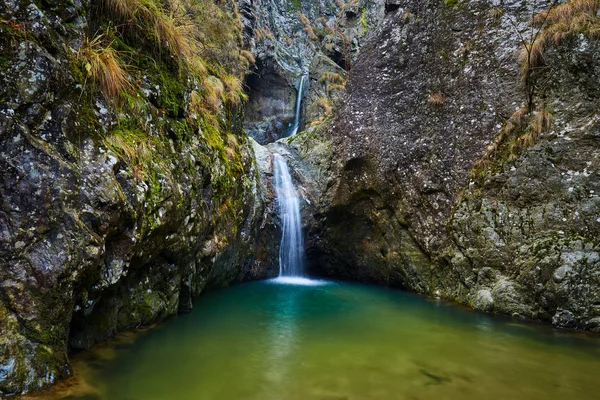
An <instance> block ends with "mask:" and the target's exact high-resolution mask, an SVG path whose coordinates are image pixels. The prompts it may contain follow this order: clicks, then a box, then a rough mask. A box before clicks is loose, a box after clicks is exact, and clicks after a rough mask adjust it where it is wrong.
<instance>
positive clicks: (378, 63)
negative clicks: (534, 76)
mask: <svg viewBox="0 0 600 400" xmlns="http://www.w3.org/2000/svg"><path fill="white" fill-rule="evenodd" d="M391 3H392V2H390V5H389V6H388V7H387V8H388V11H389V13H388V14H387V16H386V17H385V19H384V20H383V22H382V24H381V25H380V26H379V28H378V29H377V31H376V32H375V33H374V35H373V36H372V39H371V40H370V41H368V43H367V44H366V45H365V46H363V47H362V49H361V52H360V55H359V56H358V59H357V61H356V63H355V65H354V66H353V68H352V70H351V73H350V79H349V81H348V85H347V90H346V93H345V95H344V96H343V97H344V101H343V102H342V103H341V105H340V107H339V110H338V112H337V115H336V117H335V118H334V119H333V122H332V123H331V124H329V125H328V126H323V127H321V128H320V129H319V130H317V131H315V132H309V133H305V134H304V135H301V137H299V138H298V139H297V140H296V141H295V143H296V145H295V147H296V148H297V150H298V152H299V155H300V156H301V157H303V158H304V160H305V162H307V163H310V164H311V165H313V166H314V167H315V168H318V169H320V171H321V172H320V176H321V178H319V179H318V182H316V183H315V184H314V186H315V187H321V188H324V191H323V192H321V193H319V194H317V196H316V199H317V202H316V204H317V205H316V206H314V207H313V217H314V218H313V220H312V222H311V224H310V226H308V227H307V230H308V236H309V237H308V239H307V245H308V249H307V251H308V254H309V259H310V262H311V268H312V269H313V271H314V272H316V273H320V274H325V275H328V276H335V277H343V278H348V279H356V280H361V281H368V282H377V283H382V284H389V285H395V286H400V287H403V288H406V289H410V290H414V291H416V292H418V293H423V294H427V295H431V296H441V297H445V298H449V299H453V300H456V301H458V302H461V303H464V304H467V305H469V306H471V307H474V308H476V309H480V310H486V311H494V312H499V313H506V314H510V315H513V316H516V317H523V318H532V319H541V320H545V321H551V322H552V323H554V324H555V325H556V326H560V327H571V328H580V329H591V330H598V329H600V327H599V325H598V321H600V320H599V319H598V318H599V317H600V307H599V304H600V303H599V296H600V281H599V280H598V276H599V275H600V259H599V251H600V247H599V243H598V240H597V237H598V233H599V230H600V220H599V219H598V217H599V216H600V208H599V204H600V198H599V197H598V160H599V159H600V158H599V157H598V155H599V154H598V152H599V147H598V137H599V136H598V132H599V127H598V118H599V115H598V105H599V104H598V93H597V92H598V77H599V75H598V66H599V65H600V64H598V54H600V53H598V43H597V41H594V40H590V39H588V38H587V37H585V36H584V35H579V36H577V35H575V36H574V37H573V39H570V40H566V41H564V42H563V43H562V44H561V46H559V47H555V48H553V49H552V50H550V51H548V52H547V54H546V55H545V57H546V64H545V67H544V68H545V69H544V74H545V75H544V78H543V83H539V86H540V87H539V88H538V91H537V92H536V95H535V99H534V101H535V104H536V107H537V108H535V109H534V110H532V113H531V114H530V115H529V116H527V117H523V118H525V119H527V120H528V121H529V120H536V118H537V119H539V117H540V116H541V115H549V114H551V116H552V120H553V122H552V124H551V127H550V128H549V129H547V130H545V131H544V132H542V133H541V134H540V135H539V137H537V138H536V139H535V140H532V141H533V142H534V143H532V144H529V145H527V146H525V145H523V144H522V143H524V141H526V140H529V139H530V138H531V136H528V135H530V134H528V133H527V129H529V128H520V129H521V130H520V131H519V132H518V133H515V132H514V131H515V124H516V122H515V115H518V113H516V111H518V110H520V109H522V107H523V106H524V105H525V106H526V105H527V103H528V99H527V96H526V91H525V90H524V88H523V87H522V85H521V83H520V75H519V63H518V61H517V53H518V50H519V48H520V47H521V46H522V43H521V42H520V37H519V34H518V32H521V33H522V34H524V35H525V37H527V36H526V35H527V34H528V32H531V28H530V26H529V19H530V16H531V13H532V7H534V9H533V11H536V12H538V11H541V10H544V9H545V7H546V6H547V4H549V3H548V2H543V1H539V2H533V3H535V4H533V3H531V2H523V1H503V2H498V1H469V2H459V3H458V4H454V3H453V2H443V1H434V2H416V1H408V0H407V1H401V0H400V1H394V2H393V4H391ZM548 110H550V111H548ZM542 113H546V114H542ZM509 124H512V126H513V127H512V128H510V129H513V131H512V132H513V133H512V135H513V136H510V135H509V136H507V134H505V135H504V136H503V134H502V132H507V131H509V130H510V129H509V128H508V126H509ZM521 124H524V123H521ZM525 125H526V124H525ZM530 126H531V125H530ZM517 130H518V129H517ZM314 146H320V147H322V148H331V149H332V150H331V152H327V153H326V154H324V155H322V156H320V157H316V158H317V159H316V160H315V156H314V155H313V154H312V153H311V151H310V148H312V147H314ZM508 148H510V149H512V150H510V151H509V150H507V149H508ZM515 149H517V150H515ZM332 154H333V155H332ZM327 182H328V183H327Z"/></svg>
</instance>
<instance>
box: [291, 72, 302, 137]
mask: <svg viewBox="0 0 600 400" xmlns="http://www.w3.org/2000/svg"><path fill="white" fill-rule="evenodd" d="M305 78H306V77H305V76H304V75H302V76H301V77H300V83H299V84H298V96H297V97H296V113H295V114H294V124H293V125H292V127H291V128H290V131H289V134H288V135H287V136H294V135H295V134H296V133H298V128H299V127H300V109H301V107H302V97H303V96H304V80H305Z"/></svg>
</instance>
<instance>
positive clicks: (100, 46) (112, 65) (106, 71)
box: [77, 35, 132, 102]
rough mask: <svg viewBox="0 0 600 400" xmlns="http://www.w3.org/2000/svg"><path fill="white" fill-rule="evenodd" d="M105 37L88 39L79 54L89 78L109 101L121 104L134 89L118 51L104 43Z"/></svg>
mask: <svg viewBox="0 0 600 400" xmlns="http://www.w3.org/2000/svg"><path fill="white" fill-rule="evenodd" d="M103 39H104V35H99V36H97V37H95V38H94V39H93V40H91V41H90V40H88V39H86V40H85V42H84V43H83V46H81V48H80V49H79V51H78V52H77V58H78V59H79V60H80V62H81V63H82V64H83V67H84V69H85V71H86V73H87V77H88V78H91V79H92V80H93V81H94V82H95V83H96V85H97V86H98V89H100V91H101V92H102V94H103V95H104V97H105V98H106V99H107V100H108V101H115V102H119V101H120V100H121V99H122V97H123V94H124V93H125V92H127V91H130V90H131V89H132V84H131V81H130V77H129V74H128V73H127V71H126V70H125V65H124V64H123V62H122V61H121V60H120V58H119V56H118V54H117V51H116V50H115V49H113V48H112V47H111V45H110V44H109V45H106V44H105V43H104V42H103Z"/></svg>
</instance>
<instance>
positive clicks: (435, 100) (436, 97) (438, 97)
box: [427, 92, 446, 106]
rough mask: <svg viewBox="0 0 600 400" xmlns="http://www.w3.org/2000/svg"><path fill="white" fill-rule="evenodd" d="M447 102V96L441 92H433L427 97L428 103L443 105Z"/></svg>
mask: <svg viewBox="0 0 600 400" xmlns="http://www.w3.org/2000/svg"><path fill="white" fill-rule="evenodd" d="M445 102H446V98H445V97H444V95H443V94H442V93H440V92H437V93H431V94H429V97H428V98H427V103H429V104H431V105H434V106H441V105H443V104H444V103H445Z"/></svg>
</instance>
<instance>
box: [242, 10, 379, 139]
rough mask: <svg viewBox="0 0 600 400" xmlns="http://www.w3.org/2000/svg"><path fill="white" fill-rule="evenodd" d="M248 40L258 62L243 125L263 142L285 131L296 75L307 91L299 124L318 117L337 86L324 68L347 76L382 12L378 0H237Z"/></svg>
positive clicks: (336, 92) (291, 114)
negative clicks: (324, 76) (304, 84)
mask: <svg viewBox="0 0 600 400" xmlns="http://www.w3.org/2000/svg"><path fill="white" fill-rule="evenodd" d="M239 4H240V10H241V13H242V15H243V16H244V24H245V27H246V31H245V32H246V40H247V42H248V44H249V47H250V48H251V49H252V52H253V54H255V55H256V59H257V62H256V65H255V67H254V69H253V71H252V73H251V74H250V75H249V76H248V78H247V81H246V85H247V88H248V94H249V101H248V103H247V105H246V113H245V128H246V130H247V131H248V133H249V135H250V136H251V137H253V138H254V139H256V140H257V141H258V142H259V143H260V144H262V145H265V144H268V143H272V142H274V141H276V140H278V139H279V138H281V137H284V136H285V134H286V133H287V132H288V131H289V127H290V124H291V123H292V122H293V120H294V111H295V110H294V107H295V103H296V98H297V95H298V92H297V88H298V83H299V79H300V76H302V75H305V76H307V77H308V78H309V79H308V81H307V84H306V86H307V91H306V93H305V94H304V96H305V99H304V100H305V102H304V104H303V107H302V124H301V126H304V125H308V123H310V122H312V121H315V120H317V119H319V118H320V117H321V116H322V115H323V114H324V110H323V109H322V107H320V106H319V105H318V102H319V99H321V102H322V101H323V100H324V99H335V98H337V96H339V94H340V91H339V90H331V88H328V85H329V83H330V82H327V80H325V79H323V74H324V73H335V74H339V75H340V76H345V74H346V72H347V71H348V70H349V69H350V67H351V66H352V63H353V62H354V60H355V59H356V56H357V55H358V54H359V50H360V46H361V44H362V43H364V41H365V40H366V38H367V37H368V36H369V35H370V33H371V32H372V31H373V30H374V28H375V27H376V26H377V25H378V23H379V21H380V20H381V19H382V17H383V14H384V3H383V1H382V0H375V1H367V0H361V1H354V2H347V3H345V2H340V1H338V2H336V1H334V0H317V1H314V0H309V1H295V0H260V1H254V2H248V1H241V2H240V3H239Z"/></svg>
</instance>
